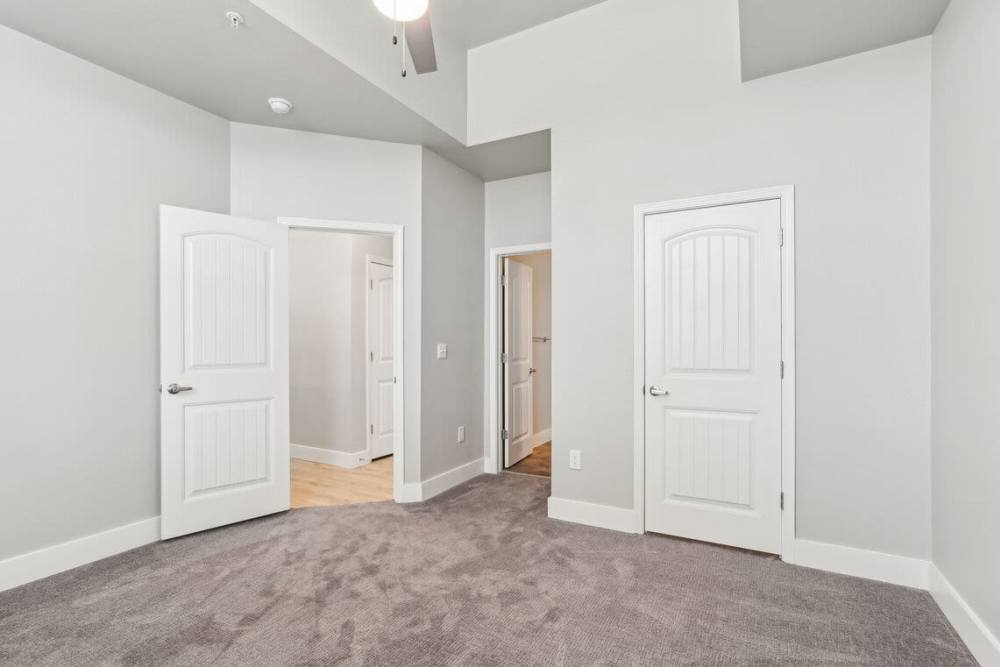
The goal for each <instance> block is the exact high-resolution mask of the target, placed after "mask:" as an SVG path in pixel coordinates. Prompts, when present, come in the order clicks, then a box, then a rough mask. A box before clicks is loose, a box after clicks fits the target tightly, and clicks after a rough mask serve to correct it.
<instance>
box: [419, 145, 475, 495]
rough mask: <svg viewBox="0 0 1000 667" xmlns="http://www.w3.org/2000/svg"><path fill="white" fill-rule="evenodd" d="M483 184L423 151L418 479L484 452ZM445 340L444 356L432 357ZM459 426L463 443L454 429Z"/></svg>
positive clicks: (454, 465) (431, 153)
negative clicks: (420, 405) (420, 400)
mask: <svg viewBox="0 0 1000 667" xmlns="http://www.w3.org/2000/svg"><path fill="white" fill-rule="evenodd" d="M484 206H485V204H484V188H483V182H482V181H481V180H479V178H477V177H476V176H473V175H472V174H470V173H468V172H467V171H464V170H463V169H460V168H459V167H456V166H455V165H453V164H452V163H451V162H448V161H447V160H445V159H444V158H441V157H439V156H438V155H436V154H435V153H433V152H431V151H429V150H426V149H424V151H423V223H422V224H423V237H424V238H423V253H424V254H423V266H424V272H423V288H424V291H423V340H424V346H423V348H424V349H423V353H422V354H423V358H422V369H421V373H422V375H421V379H422V383H421V387H422V392H423V399H422V400H423V403H422V405H423V415H422V423H423V429H422V435H421V456H422V462H421V468H422V469H421V473H422V479H425V480H426V479H428V478H430V477H433V476H434V475H436V474H440V473H442V472H446V471H448V470H450V469H452V468H454V467H456V466H459V465H461V464H463V463H466V462H468V461H472V460H474V459H478V458H481V457H482V456H483V421H482V420H483V384H484V380H483V312H484V305H483V293H484V288H485V282H484V280H485V279H484V273H485V267H484V265H483V244H484V215H485V208H484ZM438 343H447V345H448V358H447V359H443V360H439V359H437V355H436V352H437V344H438ZM463 425H464V426H465V442H464V443H462V444H457V443H456V437H455V436H456V430H457V429H458V427H459V426H463Z"/></svg>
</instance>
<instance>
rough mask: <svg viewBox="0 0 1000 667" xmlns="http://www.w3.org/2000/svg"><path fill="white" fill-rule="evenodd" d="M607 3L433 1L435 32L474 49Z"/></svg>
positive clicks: (567, 0)
mask: <svg viewBox="0 0 1000 667" xmlns="http://www.w3.org/2000/svg"><path fill="white" fill-rule="evenodd" d="M599 2H603V0H431V2H430V5H431V21H432V23H433V26H434V29H435V30H440V31H441V32H442V33H447V34H448V35H450V36H451V38H452V39H454V40H456V41H457V42H458V43H460V44H462V45H463V46H465V48H466V49H471V48H474V47H476V46H480V45H481V44H485V43H487V42H492V41H494V40H497V39H500V38H501V37H506V36H507V35H513V34H514V33H517V32H521V31H522V30H527V29H528V28H531V27H532V26H536V25H539V24H541V23H546V22H548V21H551V20H553V19H557V18H559V17H560V16H565V15H566V14H571V13H573V12H575V11H578V10H581V9H584V8H586V7H590V6H591V5H596V4H598V3H599Z"/></svg>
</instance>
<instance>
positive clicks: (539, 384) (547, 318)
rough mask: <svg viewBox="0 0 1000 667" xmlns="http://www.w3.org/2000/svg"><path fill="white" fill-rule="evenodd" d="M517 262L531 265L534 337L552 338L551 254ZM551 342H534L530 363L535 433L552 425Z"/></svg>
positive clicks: (542, 253) (531, 256) (523, 257)
mask: <svg viewBox="0 0 1000 667" xmlns="http://www.w3.org/2000/svg"><path fill="white" fill-rule="evenodd" d="M512 259H514V260H515V261H518V262H521V263H522V264H527V265H528V266H530V267H531V270H532V273H531V280H532V282H531V288H532V289H531V291H532V294H531V298H532V302H531V306H532V313H531V315H532V322H531V324H532V330H531V335H532V337H539V338H541V337H546V338H551V337H552V253H550V252H539V253H534V254H531V255H517V256H515V257H512ZM552 345H553V341H549V342H547V343H543V342H541V341H534V342H532V344H531V353H532V359H531V366H532V368H534V369H535V371H536V372H535V374H534V383H535V384H534V386H533V387H532V390H533V391H532V394H531V396H532V400H531V403H532V405H531V408H532V414H533V421H534V424H533V427H534V432H535V433H536V434H537V433H541V432H542V431H547V430H548V429H550V428H552Z"/></svg>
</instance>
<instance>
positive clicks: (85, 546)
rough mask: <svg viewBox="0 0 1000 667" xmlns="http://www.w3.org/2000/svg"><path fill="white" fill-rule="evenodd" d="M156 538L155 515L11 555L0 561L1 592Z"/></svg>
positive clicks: (158, 526)
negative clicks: (36, 549) (18, 554)
mask: <svg viewBox="0 0 1000 667" xmlns="http://www.w3.org/2000/svg"><path fill="white" fill-rule="evenodd" d="M159 539H160V517H158V516H157V517H153V518H152V519H143V520H142V521H136V522H135V523H130V524H127V525H125V526H118V527H117V528H112V529H111V530H105V531H104V532H101V533H95V534H93V535H87V536H85V537H81V538H78V539H75V540H71V541H69V542H63V543H62V544H56V545H54V546H51V547H46V548H44V549H39V550H38V551H31V552H29V553H26V554H21V555H20V556H14V557H13V558H8V559H6V560H2V561H0V591H5V590H7V589H9V588H16V587H17V586H21V585H23V584H27V583H29V582H32V581H36V580H38V579H44V578H45V577H50V576H52V575H53V574H59V573H60V572H65V571H66V570H72V569H73V568H74V567H80V566H81V565H86V564H87V563H93V562H94V561H95V560H101V559H102V558H107V557H108V556H114V555H115V554H120V553H122V552H123V551H128V550H130V549H135V548H137V547H141V546H144V545H146V544H150V543H152V542H156V541H158V540H159Z"/></svg>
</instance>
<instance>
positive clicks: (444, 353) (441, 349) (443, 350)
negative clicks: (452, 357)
mask: <svg viewBox="0 0 1000 667" xmlns="http://www.w3.org/2000/svg"><path fill="white" fill-rule="evenodd" d="M447 358H448V345H447V344H446V343H438V359H447Z"/></svg>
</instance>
